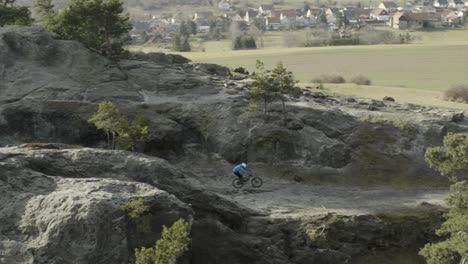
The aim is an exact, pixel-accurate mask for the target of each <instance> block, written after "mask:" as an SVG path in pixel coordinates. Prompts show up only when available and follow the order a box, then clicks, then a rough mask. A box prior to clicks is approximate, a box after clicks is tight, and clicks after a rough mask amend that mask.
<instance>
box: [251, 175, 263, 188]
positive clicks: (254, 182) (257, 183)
mask: <svg viewBox="0 0 468 264" xmlns="http://www.w3.org/2000/svg"><path fill="white" fill-rule="evenodd" d="M250 183H251V184H252V187H255V188H259V187H261V186H262V185H263V180H262V179H261V178H259V177H253V178H252V180H251V181H250Z"/></svg>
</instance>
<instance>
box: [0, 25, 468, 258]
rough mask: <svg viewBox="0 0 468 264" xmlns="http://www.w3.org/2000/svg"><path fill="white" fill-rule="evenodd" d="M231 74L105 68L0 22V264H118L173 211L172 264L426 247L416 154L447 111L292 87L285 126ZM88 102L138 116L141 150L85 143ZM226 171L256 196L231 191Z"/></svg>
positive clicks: (146, 63)
mask: <svg viewBox="0 0 468 264" xmlns="http://www.w3.org/2000/svg"><path fill="white" fill-rule="evenodd" d="M236 79H238V78H234V77H232V76H231V75H230V72H229V69H226V68H224V67H221V66H217V65H210V64H197V63H191V62H189V61H188V60H187V59H185V58H183V57H180V56H175V55H164V54H148V55H145V54H133V55H130V56H128V57H126V58H122V59H121V60H119V61H109V60H107V59H106V58H103V57H101V56H99V55H97V54H95V53H93V52H91V51H89V50H87V49H86V48H84V47H83V46H82V45H81V44H79V43H77V42H73V41H63V40H59V39H57V38H56V36H55V35H53V34H51V33H47V32H44V31H42V30H41V29H38V28H28V27H6V28H0V145H2V146H4V148H1V149H0V188H1V189H2V193H4V194H6V195H4V196H1V197H0V201H1V202H2V204H4V205H7V206H4V207H2V208H1V209H0V223H2V224H1V225H0V231H1V232H0V235H1V236H0V263H12V262H11V261H12V260H14V261H16V262H19V263H128V262H129V261H130V262H131V261H133V255H132V252H133V249H134V248H135V247H140V246H150V245H151V244H154V241H155V240H156V239H157V238H158V237H159V235H160V231H161V226H162V225H163V224H166V225H168V224H170V223H172V222H173V221H174V220H175V219H178V218H181V217H182V218H186V219H188V220H190V221H191V232H192V233H191V235H192V238H193V245H192V247H191V250H190V252H189V254H187V255H186V256H184V258H183V259H182V260H181V262H185V263H311V262H314V263H351V262H353V261H357V260H356V259H357V258H359V257H362V256H367V255H369V254H374V253H375V252H380V251H382V252H388V251H390V252H391V251H392V250H393V251H395V252H400V251H401V250H402V249H404V248H406V247H407V246H408V245H418V244H419V243H424V242H427V240H428V239H429V238H431V236H432V235H431V232H433V230H434V228H435V226H437V223H438V222H439V220H440V219H439V217H438V216H437V217H435V216H433V215H432V214H433V213H434V212H435V214H436V215H438V212H439V211H438V209H437V208H438V207H437V206H429V205H427V204H424V203H423V202H431V203H434V204H438V203H440V202H441V200H442V199H443V197H444V196H445V190H433V189H431V188H432V187H434V186H439V187H440V186H441V185H442V186H443V185H444V184H445V181H444V179H443V178H442V177H441V176H440V175H437V174H436V173H434V172H432V171H431V170H430V169H429V168H428V167H427V166H426V164H425V162H424V160H423V153H424V150H425V148H427V147H428V146H434V145H439V144H441V140H442V138H443V136H444V135H445V134H446V133H447V132H449V131H456V132H460V131H465V132H466V130H467V128H466V121H465V120H464V115H463V113H459V112H456V111H449V110H440V109H433V108H430V107H424V106H416V105H402V104H398V103H394V102H388V101H376V100H366V99H358V98H348V97H343V96H335V95H330V94H327V93H324V92H321V91H317V90H314V89H307V88H304V89H302V90H301V91H300V92H298V93H297V94H294V95H292V96H291V97H289V98H288V102H287V104H286V109H287V113H286V118H283V115H284V113H282V110H281V109H282V108H281V107H280V106H279V105H273V106H272V107H271V108H270V110H269V111H268V113H267V115H266V116H262V114H260V113H252V112H248V111H246V109H247V105H248V94H247V90H246V84H247V83H248V80H236ZM103 100H108V101H113V102H115V103H116V104H118V105H119V107H120V108H121V109H122V111H123V112H125V114H126V115H128V116H130V117H133V116H135V115H136V113H137V112H140V111H141V112H144V113H145V114H146V115H147V116H148V117H149V118H150V131H151V141H150V142H149V143H147V144H146V145H145V146H144V150H143V152H144V153H145V154H146V155H145V154H135V153H130V152H125V151H110V150H103V149H99V148H100V147H103V146H105V134H104V133H103V132H102V131H99V130H97V129H96V128H95V127H94V126H92V125H90V124H89V123H88V122H87V119H88V118H89V117H90V116H91V115H92V114H93V113H94V112H95V111H96V109H97V104H98V103H99V102H101V101H103ZM31 142H32V143H31ZM24 143H29V144H24ZM52 143H53V144H52ZM56 143H60V144H56ZM21 144H23V145H21ZM82 146H84V147H91V148H84V147H82ZM241 161H242V162H243V161H246V162H249V165H250V166H251V167H252V169H253V170H254V171H255V173H256V175H259V176H261V177H262V178H264V181H265V185H264V187H262V189H260V190H258V189H249V188H247V189H245V190H244V191H240V192H237V191H233V190H232V189H231V187H230V181H231V179H230V178H229V177H228V176H229V174H230V168H231V166H232V165H233V164H234V163H236V162H241ZM297 182H300V183H297ZM311 184H313V185H311ZM363 185H364V186H366V187H367V188H374V189H370V190H369V189H363V188H362V186H363ZM350 186H353V187H350ZM382 186H387V187H385V188H388V186H393V187H395V186H397V187H405V188H410V189H408V190H387V189H382V188H383V187H382ZM422 187H424V190H421V188H422ZM414 188H418V190H415V189H414ZM137 197H143V198H144V199H145V201H147V202H148V203H149V204H150V205H151V215H152V216H154V219H153V220H152V221H151V222H152V223H153V225H152V226H151V228H150V231H149V232H145V233H142V232H139V231H138V230H136V227H135V225H134V223H132V221H131V219H128V218H127V217H126V216H125V213H124V212H123V210H122V208H121V205H122V204H125V203H127V202H128V201H130V200H132V199H135V198H137ZM389 201H391V202H389ZM436 209H437V210H436ZM388 213H392V214H398V215H400V214H404V216H401V217H396V218H395V216H394V215H392V216H390V217H389V216H388V215H387V214H388ZM408 214H409V216H408ZM367 263H371V262H367ZM375 263H379V262H375Z"/></svg>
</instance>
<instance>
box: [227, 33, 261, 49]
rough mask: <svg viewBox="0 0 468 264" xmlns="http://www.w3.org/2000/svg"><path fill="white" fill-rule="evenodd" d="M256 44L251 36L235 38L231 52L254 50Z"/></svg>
mask: <svg viewBox="0 0 468 264" xmlns="http://www.w3.org/2000/svg"><path fill="white" fill-rule="evenodd" d="M256 48H257V44H256V42H255V38H254V37H252V36H237V37H235V38H234V39H233V41H232V49H233V50H241V49H256Z"/></svg>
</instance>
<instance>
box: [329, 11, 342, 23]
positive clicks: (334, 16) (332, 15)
mask: <svg viewBox="0 0 468 264" xmlns="http://www.w3.org/2000/svg"><path fill="white" fill-rule="evenodd" d="M325 16H326V18H327V22H328V24H336V23H337V21H338V17H339V16H341V12H340V9H339V8H334V7H333V8H327V10H325Z"/></svg>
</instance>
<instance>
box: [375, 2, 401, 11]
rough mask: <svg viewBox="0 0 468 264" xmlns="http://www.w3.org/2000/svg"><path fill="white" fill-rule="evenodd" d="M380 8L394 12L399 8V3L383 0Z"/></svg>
mask: <svg viewBox="0 0 468 264" xmlns="http://www.w3.org/2000/svg"><path fill="white" fill-rule="evenodd" d="M378 8H382V9H384V10H385V11H387V12H394V11H396V10H397V9H398V5H397V4H396V3H395V2H393V1H383V2H382V3H380V5H379V6H378Z"/></svg>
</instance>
